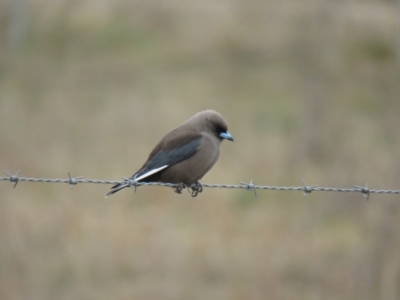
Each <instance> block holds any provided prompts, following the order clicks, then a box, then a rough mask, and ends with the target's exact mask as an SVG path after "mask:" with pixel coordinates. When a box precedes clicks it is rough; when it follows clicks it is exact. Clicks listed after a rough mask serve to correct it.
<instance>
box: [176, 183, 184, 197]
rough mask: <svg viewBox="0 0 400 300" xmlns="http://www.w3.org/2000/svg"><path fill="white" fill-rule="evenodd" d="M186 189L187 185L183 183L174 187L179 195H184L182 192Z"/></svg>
mask: <svg viewBox="0 0 400 300" xmlns="http://www.w3.org/2000/svg"><path fill="white" fill-rule="evenodd" d="M185 187H186V185H185V184H184V183H183V182H181V183H178V186H176V187H174V192H175V193H177V194H182V191H183V189H184V188H185Z"/></svg>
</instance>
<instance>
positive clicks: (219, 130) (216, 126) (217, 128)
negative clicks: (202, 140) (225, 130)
mask: <svg viewBox="0 0 400 300" xmlns="http://www.w3.org/2000/svg"><path fill="white" fill-rule="evenodd" d="M214 130H215V131H216V132H218V133H219V132H221V131H222V129H221V127H219V126H218V125H214Z"/></svg>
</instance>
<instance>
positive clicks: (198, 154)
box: [106, 110, 234, 198]
mask: <svg viewBox="0 0 400 300" xmlns="http://www.w3.org/2000/svg"><path fill="white" fill-rule="evenodd" d="M223 140H229V141H232V142H233V141H234V139H233V137H232V135H231V134H230V133H229V132H228V124H227V122H226V121H225V119H224V118H223V117H222V116H221V115H220V114H219V113H218V112H216V111H214V110H204V111H201V112H198V113H197V114H195V115H194V116H192V117H191V118H189V119H188V120H187V121H185V122H184V123H183V124H182V125H181V126H179V127H178V128H176V129H174V130H172V131H171V132H169V133H167V134H166V135H165V136H164V137H163V138H162V139H161V141H160V142H159V143H158V144H157V145H156V146H155V147H154V149H153V151H151V153H150V155H149V156H148V159H147V160H146V162H145V163H144V164H143V166H142V167H141V168H140V169H139V170H138V171H137V172H136V173H134V174H133V175H132V176H131V177H130V178H129V180H125V181H124V182H121V183H118V184H116V185H114V186H113V187H111V190H110V192H109V193H108V194H107V195H106V198H107V197H108V196H110V195H112V194H114V193H116V192H118V191H120V190H122V189H123V188H126V187H128V186H130V185H131V182H130V181H133V182H164V183H177V184H180V187H179V186H178V187H177V188H175V192H177V193H181V191H182V187H185V186H187V187H191V188H192V190H193V192H192V196H193V197H195V196H197V194H198V192H201V191H202V186H201V184H200V183H199V180H200V179H202V178H203V176H204V175H205V174H206V173H207V172H208V171H209V170H210V169H211V168H212V167H213V166H214V164H215V163H216V161H217V160H218V157H219V152H220V145H221V142H222V141H223Z"/></svg>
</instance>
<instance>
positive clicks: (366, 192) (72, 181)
mask: <svg viewBox="0 0 400 300" xmlns="http://www.w3.org/2000/svg"><path fill="white" fill-rule="evenodd" d="M4 173H5V174H7V175H8V177H0V181H10V183H11V184H12V185H13V186H14V188H15V187H16V186H17V184H18V182H20V181H28V182H44V183H67V184H69V186H70V188H72V185H77V184H79V183H94V184H113V185H115V184H119V183H128V185H129V187H134V188H136V187H138V186H142V185H143V186H166V187H173V188H178V187H182V184H178V183H163V182H135V181H133V180H131V179H128V178H123V180H122V181H112V180H98V179H83V176H78V177H71V175H70V173H68V177H69V178H67V179H61V178H29V177H19V176H18V175H19V173H20V171H18V172H17V173H16V174H15V175H12V174H10V173H8V172H7V171H4ZM301 182H302V184H303V186H269V185H254V184H253V180H251V181H250V182H249V183H245V182H240V184H207V183H202V184H201V186H202V187H204V188H220V189H245V190H249V191H253V192H254V195H255V196H256V197H257V193H256V190H273V191H301V192H303V195H304V196H306V194H308V193H311V192H314V191H316V192H342V193H361V194H362V195H363V196H364V197H366V198H367V200H368V199H369V196H370V194H392V195H399V194H400V190H377V189H369V188H368V182H367V183H366V185H365V186H364V187H363V186H357V185H355V186H354V187H353V188H332V187H319V186H317V185H312V186H307V185H306V184H305V183H304V181H303V180H302V181H301Z"/></svg>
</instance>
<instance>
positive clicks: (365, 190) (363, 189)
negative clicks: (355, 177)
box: [354, 182, 371, 201]
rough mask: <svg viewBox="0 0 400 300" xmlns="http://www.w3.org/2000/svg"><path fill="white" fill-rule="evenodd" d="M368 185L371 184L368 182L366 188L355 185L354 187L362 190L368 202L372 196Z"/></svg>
mask: <svg viewBox="0 0 400 300" xmlns="http://www.w3.org/2000/svg"><path fill="white" fill-rule="evenodd" d="M368 183H369V182H367V183H366V184H365V186H358V185H355V186H354V187H355V188H358V189H360V192H361V194H362V195H363V196H364V197H365V198H367V201H368V200H369V195H370V193H371V192H370V190H369V188H368Z"/></svg>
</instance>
